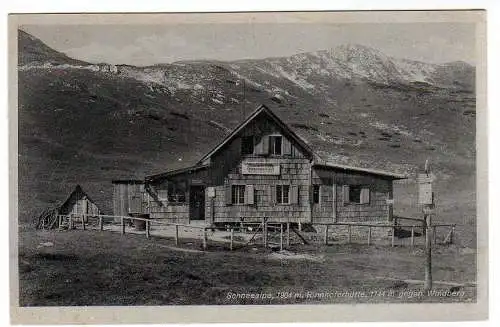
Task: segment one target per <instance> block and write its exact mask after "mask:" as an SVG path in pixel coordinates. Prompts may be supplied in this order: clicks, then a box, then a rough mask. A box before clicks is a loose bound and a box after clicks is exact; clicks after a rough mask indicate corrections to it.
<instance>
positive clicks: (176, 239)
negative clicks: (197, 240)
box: [175, 225, 205, 248]
mask: <svg viewBox="0 0 500 327" xmlns="http://www.w3.org/2000/svg"><path fill="white" fill-rule="evenodd" d="M178 245H179V225H175V246H178ZM203 248H205V246H203Z"/></svg>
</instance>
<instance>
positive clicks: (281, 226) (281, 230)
mask: <svg viewBox="0 0 500 327" xmlns="http://www.w3.org/2000/svg"><path fill="white" fill-rule="evenodd" d="M280 251H283V224H280Z"/></svg>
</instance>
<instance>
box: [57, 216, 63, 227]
mask: <svg viewBox="0 0 500 327" xmlns="http://www.w3.org/2000/svg"><path fill="white" fill-rule="evenodd" d="M58 219H59V221H58V224H59V230H62V216H61V215H59V217H58Z"/></svg>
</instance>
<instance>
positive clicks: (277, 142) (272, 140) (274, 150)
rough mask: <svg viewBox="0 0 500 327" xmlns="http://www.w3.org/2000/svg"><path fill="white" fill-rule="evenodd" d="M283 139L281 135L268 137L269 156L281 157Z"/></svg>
mask: <svg viewBox="0 0 500 327" xmlns="http://www.w3.org/2000/svg"><path fill="white" fill-rule="evenodd" d="M282 144H283V137H282V136H281V135H279V136H270V137H269V146H270V151H271V154H274V155H279V156H280V155H282V153H283V148H282Z"/></svg>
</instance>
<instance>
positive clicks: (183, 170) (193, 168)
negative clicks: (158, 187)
mask: <svg viewBox="0 0 500 327" xmlns="http://www.w3.org/2000/svg"><path fill="white" fill-rule="evenodd" d="M208 167H209V165H194V166H189V167H185V168H180V169H175V170H170V171H167V172H165V173H161V174H156V175H150V176H146V181H152V180H155V179H159V178H164V177H168V176H173V175H177V174H182V173H187V172H192V171H197V170H200V169H205V168H208Z"/></svg>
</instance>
